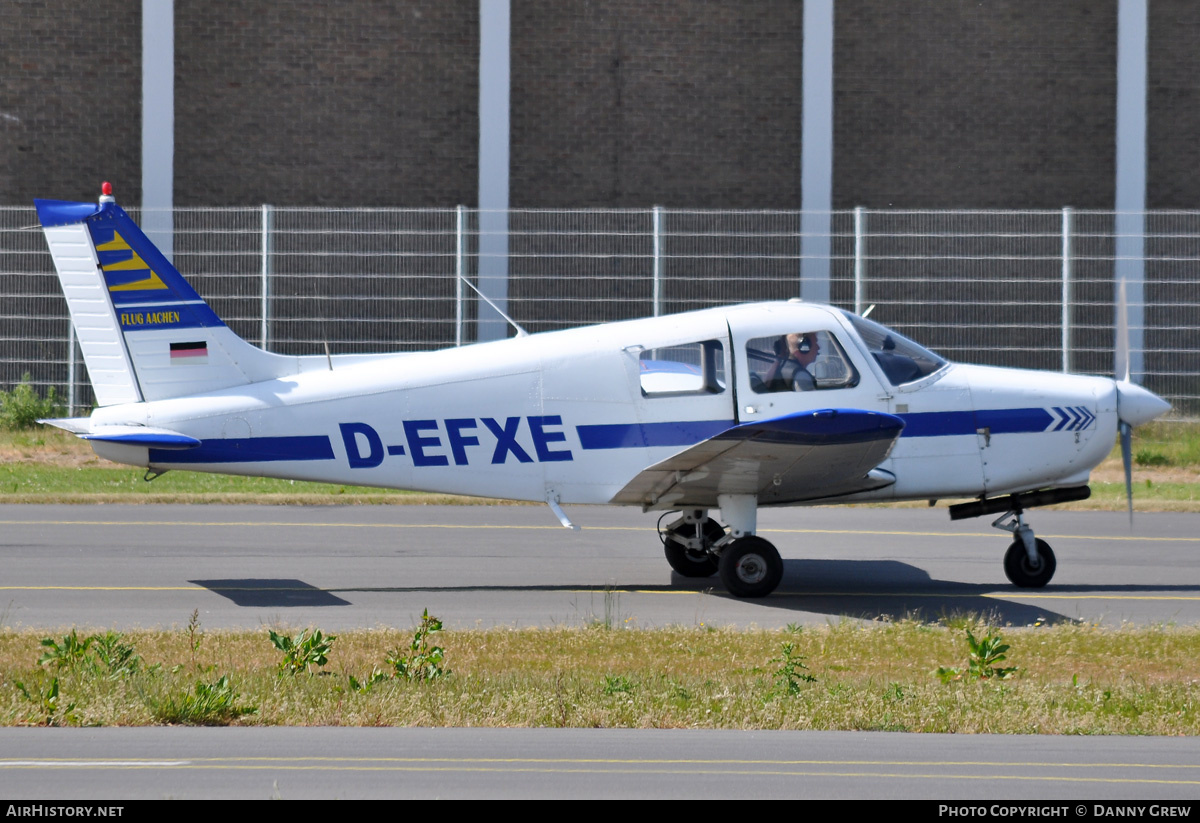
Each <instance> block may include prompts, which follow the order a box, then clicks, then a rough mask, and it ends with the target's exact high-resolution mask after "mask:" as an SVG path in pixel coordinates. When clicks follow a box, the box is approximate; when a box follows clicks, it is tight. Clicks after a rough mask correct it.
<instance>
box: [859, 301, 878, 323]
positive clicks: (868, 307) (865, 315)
mask: <svg viewBox="0 0 1200 823" xmlns="http://www.w3.org/2000/svg"><path fill="white" fill-rule="evenodd" d="M873 311H875V304H874V303H872V304H871V305H869V306H867V310H866V311H865V312H863V313H862V314H860V315H859V317H861V318H862V319H863V320H866V319H867V315H868V314H870V313H871V312H873Z"/></svg>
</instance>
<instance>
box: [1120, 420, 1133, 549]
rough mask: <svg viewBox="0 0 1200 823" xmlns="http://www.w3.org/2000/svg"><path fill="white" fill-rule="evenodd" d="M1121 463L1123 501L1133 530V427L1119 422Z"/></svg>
mask: <svg viewBox="0 0 1200 823" xmlns="http://www.w3.org/2000/svg"><path fill="white" fill-rule="evenodd" d="M1121 462H1122V463H1123V464H1124V465H1125V499H1126V500H1127V501H1128V503H1129V528H1131V529H1132V528H1133V426H1131V425H1129V424H1128V423H1126V422H1125V421H1123V420H1122V421H1121Z"/></svg>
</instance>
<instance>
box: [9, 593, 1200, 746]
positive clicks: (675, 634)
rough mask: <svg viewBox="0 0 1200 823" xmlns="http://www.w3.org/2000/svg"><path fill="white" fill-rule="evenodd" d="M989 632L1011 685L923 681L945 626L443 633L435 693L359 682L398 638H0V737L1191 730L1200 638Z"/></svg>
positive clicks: (954, 654)
mask: <svg viewBox="0 0 1200 823" xmlns="http://www.w3.org/2000/svg"><path fill="white" fill-rule="evenodd" d="M946 622H947V623H953V624H955V625H957V624H958V623H965V624H966V625H967V626H968V627H971V628H973V629H974V630H975V633H976V636H977V637H982V636H983V634H984V633H985V632H987V631H991V630H992V629H990V628H989V627H986V626H983V625H982V624H981V623H980V622H979V621H978V620H976V619H974V618H970V617H968V618H964V619H961V620H948V621H946ZM1000 631H1002V633H1003V640H1004V642H1005V643H1007V644H1009V645H1010V646H1011V648H1010V649H1008V650H1007V659H1006V660H1005V665H1006V666H1008V665H1011V666H1014V667H1016V669H1017V671H1016V672H1015V673H1014V674H1013V675H1012V676H1011V677H1009V678H1008V679H1004V680H998V679H992V680H980V679H963V680H959V681H954V682H950V683H943V682H942V681H941V680H940V679H939V678H938V677H937V674H936V670H937V669H938V668H939V667H942V666H957V667H962V666H964V664H965V663H967V657H968V647H967V642H966V633H965V630H964V629H963V628H950V627H948V626H947V625H930V624H922V623H917V622H915V621H901V622H897V623H890V624H886V625H882V626H868V627H863V626H859V625H856V624H850V623H846V624H840V625H831V626H826V627H823V628H817V629H805V630H803V631H753V630H752V631H737V630H726V629H721V630H711V629H706V628H702V627H676V628H663V629H653V630H643V629H625V630H621V629H616V630H613V629H606V628H604V627H602V626H591V627H583V628H555V629H520V630H512V629H490V630H468V631H444V632H441V633H439V635H438V643H439V644H441V645H442V646H444V648H445V662H446V664H447V667H448V668H449V670H450V673H449V674H446V675H445V676H443V677H439V678H437V679H436V680H408V679H398V678H396V677H392V676H387V675H382V676H379V673H380V672H383V671H386V667H385V665H384V660H385V657H386V656H387V654H388V653H389V650H393V649H395V648H396V647H398V646H402V645H405V644H407V643H408V642H409V641H410V640H411V636H412V635H411V629H409V630H406V631H401V630H394V629H377V630H371V631H365V630H359V631H349V632H341V633H339V635H338V637H337V639H336V642H334V643H333V644H332V649H331V652H330V654H329V662H328V665H326V666H325V667H323V668H322V670H321V672H320V673H314V674H304V673H300V674H296V675H286V676H281V675H280V673H279V665H278V662H279V653H278V651H276V649H275V648H274V647H273V646H272V644H271V641H270V639H269V637H268V634H267V630H266V629H261V630H258V631H241V632H233V631H214V632H207V631H203V630H199V631H193V632H192V633H190V634H189V632H188V631H187V630H173V631H137V632H129V633H127V634H125V635H122V636H121V638H120V639H121V641H122V642H123V643H124V644H126V645H128V646H130V647H132V649H134V650H135V653H136V654H137V656H138V658H139V660H138V664H137V665H136V666H134V667H133V670H132V672H130V673H125V674H122V675H121V676H113V675H107V676H99V675H98V674H97V670H96V669H95V668H93V667H91V666H89V665H88V664H86V663H74V664H71V665H62V666H56V665H52V664H48V665H47V666H44V667H43V666H39V665H38V664H37V663H36V660H37V659H38V657H39V655H40V654H41V652H42V650H43V648H44V647H43V646H42V645H41V643H40V641H41V638H42V635H41V634H39V633H38V632H30V631H2V632H0V725H126V726H128V725H135V726H138V725H158V724H164V723H201V724H237V725H256V726H260V725H261V726H273V725H335V726H414V725H421V726H526V727H540V726H558V727H585V728H586V727H605V728H731V729H734V728H736V729H826V730H838V729H876V730H890V731H911V732H954V733H983V732H1000V733H1045V734H1156V735H1179V734H1183V735H1195V734H1200V680H1198V678H1197V677H1196V675H1195V660H1196V659H1197V656H1198V655H1200V630H1198V629H1195V628H1174V629H1167V628H1163V627H1156V628H1121V629H1100V628H1096V627H1091V626H1084V625H1071V624H1063V625H1057V626H1043V627H1040V628H1020V629H1014V628H1007V629H1003V630H1000ZM785 644H790V647H791V652H790V654H788V653H784V649H785ZM789 659H790V660H792V661H796V660H803V662H804V669H803V674H804V675H807V676H811V677H812V678H813V679H812V680H811V681H809V680H807V678H797V677H792V678H788V677H787V676H786V674H785V673H784V672H783V668H784V667H785V666H786V665H787V661H788V660H789ZM781 661H782V662H781ZM373 675H376V676H373ZM783 681H787V682H788V683H789V684H790V685H789V686H788V687H787V688H784V687H781V685H780V684H781V682H783ZM17 682H20V683H21V684H22V685H23V687H24V690H22V689H20V688H18V687H17V686H16V685H15V684H16V683H17ZM55 684H56V685H55ZM52 689H53V693H52ZM68 707H69V710H68Z"/></svg>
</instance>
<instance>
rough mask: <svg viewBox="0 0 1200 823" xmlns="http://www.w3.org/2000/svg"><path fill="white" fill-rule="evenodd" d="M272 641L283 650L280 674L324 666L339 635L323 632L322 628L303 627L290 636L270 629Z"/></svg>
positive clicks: (306, 670) (309, 670) (310, 671)
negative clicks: (310, 628)
mask: <svg viewBox="0 0 1200 823" xmlns="http://www.w3.org/2000/svg"><path fill="white" fill-rule="evenodd" d="M268 632H269V634H270V637H271V642H272V643H274V644H275V648H277V649H279V651H281V652H283V660H281V661H279V673H280V674H299V673H300V672H309V673H310V674H311V673H312V667H313V666H324V665H325V664H326V663H328V662H329V653H330V651H332V650H333V641H335V640H337V635H333V634H328V635H327V634H322V633H321V630H320V629H313V631H312V634H309V631H308V629H303V630H301V632H300V633H299V634H298V635H296V636H295V637H288V636H287V635H285V634H279V633H278V632H275V631H273V630H270V629H268Z"/></svg>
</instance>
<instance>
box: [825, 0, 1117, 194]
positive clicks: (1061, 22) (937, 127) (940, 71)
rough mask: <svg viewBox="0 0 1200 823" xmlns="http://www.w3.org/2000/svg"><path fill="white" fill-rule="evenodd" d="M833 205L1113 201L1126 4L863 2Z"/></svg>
mask: <svg viewBox="0 0 1200 823" xmlns="http://www.w3.org/2000/svg"><path fill="white" fill-rule="evenodd" d="M834 38H835V52H834V94H835V98H834V99H835V102H834V146H835V148H834V184H833V185H834V195H833V204H834V207H835V208H850V207H853V206H868V207H873V208H889V207H894V208H1059V207H1062V206H1075V207H1077V208H1112V206H1113V197H1114V179H1113V178H1114V174H1115V166H1114V152H1115V140H1114V134H1113V132H1114V129H1115V127H1116V3H1115V2H1113V1H1111V0H1110V2H1093V1H1092V0H1075V1H1074V2H1068V3H1043V4H1034V3H1029V2H1027V1H1026V0H989V2H987V3H967V2H958V0H908V2H904V3H895V2H889V0H854V2H850V3H845V2H840V3H837V4H836V17H835V20H834Z"/></svg>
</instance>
